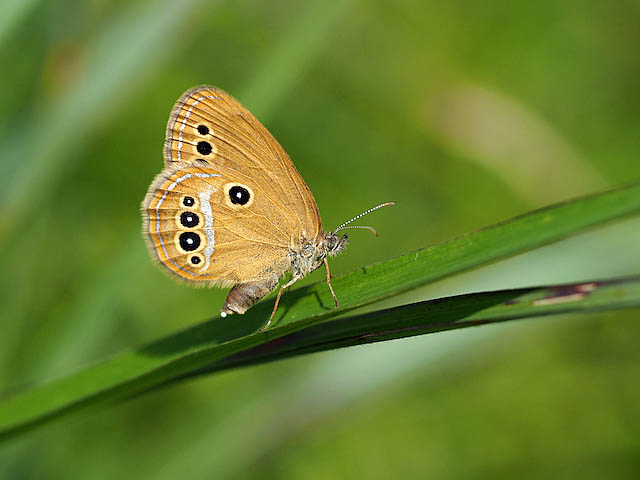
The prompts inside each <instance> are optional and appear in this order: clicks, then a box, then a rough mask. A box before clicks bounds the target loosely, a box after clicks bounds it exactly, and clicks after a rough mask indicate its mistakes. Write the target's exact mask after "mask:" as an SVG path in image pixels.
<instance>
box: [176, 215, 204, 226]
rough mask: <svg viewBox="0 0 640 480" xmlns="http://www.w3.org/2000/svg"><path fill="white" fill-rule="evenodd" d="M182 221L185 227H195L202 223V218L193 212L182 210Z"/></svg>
mask: <svg viewBox="0 0 640 480" xmlns="http://www.w3.org/2000/svg"><path fill="white" fill-rule="evenodd" d="M180 223H181V224H182V226H183V227H187V228H193V227H195V226H196V225H198V224H199V223H200V218H199V217H198V215H196V214H195V213H193V212H182V213H181V214H180Z"/></svg>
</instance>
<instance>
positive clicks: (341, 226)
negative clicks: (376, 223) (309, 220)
mask: <svg viewBox="0 0 640 480" xmlns="http://www.w3.org/2000/svg"><path fill="white" fill-rule="evenodd" d="M390 205H395V203H394V202H387V203H381V204H380V205H376V206H375V207H372V208H370V209H369V210H367V211H364V212H362V213H361V214H360V215H356V216H355V217H353V218H352V219H351V220H347V221H346V222H344V223H343V224H342V225H340V226H339V227H338V228H336V229H335V230H334V231H333V233H337V232H339V231H340V230H347V229H350V228H361V229H365V230H371V231H372V232H373V234H374V235H375V236H376V237H377V236H378V232H376V231H375V230H374V229H373V228H372V227H368V226H363V225H351V226H347V225H349V224H350V223H351V222H355V221H356V220H358V219H359V218H362V217H364V216H365V215H367V214H368V213H371V212H373V211H375V210H378V209H379V208H382V207H387V206H390Z"/></svg>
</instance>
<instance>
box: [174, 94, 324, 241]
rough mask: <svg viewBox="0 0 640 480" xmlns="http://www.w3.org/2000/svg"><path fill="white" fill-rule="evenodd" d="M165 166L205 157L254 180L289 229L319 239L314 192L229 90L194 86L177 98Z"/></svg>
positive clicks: (241, 177) (216, 165) (234, 174)
mask: <svg viewBox="0 0 640 480" xmlns="http://www.w3.org/2000/svg"><path fill="white" fill-rule="evenodd" d="M164 158H165V166H170V165H174V164H185V163H191V164H193V163H194V162H195V163H201V162H202V161H204V162H206V163H207V164H209V165H210V166H211V167H213V168H216V169H218V170H220V171H222V172H224V174H225V175H226V176H229V177H234V178H235V180H236V181H239V182H244V183H246V182H249V181H252V182H255V184H256V185H257V186H258V187H259V189H260V190H261V191H262V192H263V193H264V194H265V195H266V194H268V196H269V198H270V199H271V200H272V204H273V211H272V212H271V214H272V215H273V214H276V211H277V214H278V215H284V216H286V217H287V222H288V223H289V224H290V226H289V227H288V228H287V230H286V231H287V234H288V235H290V236H296V235H298V236H299V235H302V236H304V237H305V238H307V239H315V238H316V237H317V236H318V234H319V233H320V230H321V221H320V214H319V213H318V207H317V206H316V202H315V200H314V198H313V195H312V193H311V191H310V190H309V188H308V187H307V185H306V184H305V182H304V180H303V179H302V177H301V176H300V174H299V173H298V171H297V170H296V168H295V166H294V165H293V163H292V162H291V159H290V158H289V156H288V155H287V153H286V152H285V151H284V149H283V148H282V147H281V146H280V144H279V143H278V142H277V141H276V140H275V139H274V138H273V136H272V135H271V134H270V133H269V131H268V130H267V129H266V128H265V127H264V126H263V125H262V124H261V123H260V122H259V121H258V120H257V119H256V118H255V117H254V116H253V115H252V114H251V113H250V112H249V111H248V110H247V109H246V108H244V107H243V106H242V105H241V104H240V103H239V102H238V101H237V100H235V99H234V98H233V97H232V96H231V95H229V94H228V93H226V92H224V91H222V90H220V89H217V88H215V87H211V86H200V87H195V88H192V89H190V90H188V91H187V92H185V93H184V94H183V95H182V96H181V97H180V99H179V100H178V101H177V102H176V104H175V106H174V107H173V110H172V111H171V116H170V117H169V122H168V124H167V133H166V141H165V149H164Z"/></svg>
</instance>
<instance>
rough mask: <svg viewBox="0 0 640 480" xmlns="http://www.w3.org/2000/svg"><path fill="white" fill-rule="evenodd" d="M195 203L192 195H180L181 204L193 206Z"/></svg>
mask: <svg viewBox="0 0 640 480" xmlns="http://www.w3.org/2000/svg"><path fill="white" fill-rule="evenodd" d="M195 203H196V200H195V199H194V198H193V197H189V196H188V195H187V196H185V197H182V204H183V205H184V206H185V207H193V206H194V205H195Z"/></svg>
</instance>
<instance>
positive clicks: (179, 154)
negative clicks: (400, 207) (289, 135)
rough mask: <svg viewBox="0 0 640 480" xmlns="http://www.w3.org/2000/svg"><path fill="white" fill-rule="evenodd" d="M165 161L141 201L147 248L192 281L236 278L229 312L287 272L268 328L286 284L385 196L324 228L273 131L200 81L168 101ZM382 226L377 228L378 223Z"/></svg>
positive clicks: (334, 249) (339, 243) (333, 250)
mask: <svg viewBox="0 0 640 480" xmlns="http://www.w3.org/2000/svg"><path fill="white" fill-rule="evenodd" d="M164 160H165V162H164V163H165V168H164V170H163V171H162V172H161V173H160V174H159V175H158V176H157V177H156V178H155V179H154V181H153V182H152V183H151V186H150V187H149V192H148V193H147V195H146V197H145V199H144V201H143V203H142V213H143V220H144V227H143V228H144V230H143V233H144V237H145V239H146V240H147V245H148V247H149V250H150V251H151V252H152V254H153V256H154V257H155V258H157V259H158V261H159V262H160V263H161V265H162V266H163V267H165V268H166V269H167V270H168V271H169V272H170V273H172V274H173V275H175V276H177V277H178V278H180V279H182V280H186V281H188V282H193V283H199V284H208V285H218V286H232V285H233V288H232V289H231V291H230V292H229V295H228V296H227V300H226V302H225V304H224V306H223V307H222V315H223V316H226V314H231V313H240V314H242V313H244V312H245V311H246V310H247V309H248V308H249V307H250V306H251V305H253V304H254V303H255V302H257V301H258V300H259V299H261V298H262V297H264V296H265V295H267V294H268V293H269V292H271V291H272V290H274V289H275V288H276V286H277V285H278V282H279V280H280V278H281V277H282V276H283V275H284V273H285V272H287V271H289V272H291V280H289V281H288V282H287V283H285V284H284V285H283V286H282V287H281V288H280V290H279V292H278V296H277V298H276V302H275V305H274V307H273V312H272V313H271V316H270V317H269V321H268V322H267V324H266V325H265V327H264V328H263V329H266V328H267V327H268V326H269V325H270V324H271V321H272V319H273V316H274V315H275V312H276V310H277V308H278V303H279V301H280V296H281V295H282V292H283V290H284V289H285V288H287V287H289V286H291V285H292V284H294V283H295V282H296V281H297V280H299V279H301V278H302V277H304V276H305V275H307V274H308V273H310V272H312V271H313V270H315V269H317V268H318V267H320V266H321V265H323V264H324V266H325V268H326V271H327V284H328V285H329V289H330V291H331V295H332V296H333V299H334V302H335V305H336V307H337V306H338V300H337V298H336V295H335V293H334V291H333V288H332V287H331V276H330V273H329V264H328V262H327V256H332V255H337V254H338V253H340V252H342V251H343V250H344V249H345V248H346V246H347V235H343V236H342V237H339V236H338V235H337V232H338V231H339V230H343V229H347V228H367V229H370V230H373V229H372V228H371V227H361V226H347V225H348V224H349V223H351V222H352V221H354V220H356V219H358V218H360V217H361V216H363V215H366V214H367V213H369V212H371V211H373V210H376V209H378V208H381V207H383V206H386V205H393V203H385V204H381V205H378V206H376V207H374V208H372V209H369V210H367V211H366V212H364V213H362V214H360V215H358V216H357V217H354V218H353V219H351V220H349V221H348V222H345V223H344V224H342V225H341V226H340V227H338V228H336V229H335V230H334V231H332V232H325V231H324V230H323V229H322V225H321V222H320V214H319V212H318V207H317V205H316V202H315V200H314V199H313V195H312V194H311V191H310V190H309V187H307V185H306V184H305V183H304V180H303V179H302V177H301V176H300V174H299V173H298V171H297V170H296V167H295V166H294V165H293V163H292V162H291V160H290V159H289V156H288V155H287V154H286V152H285V151H284V150H283V149H282V147H281V146H280V144H278V142H277V141H276V140H275V139H274V138H273V137H272V136H271V134H270V133H269V131H268V130H267V129H266V128H265V127H264V126H263V125H262V124H261V123H260V122H259V121H258V120H257V119H256V118H255V117H254V116H253V115H252V114H251V113H250V112H249V111H248V110H247V109H246V108H244V107H243V106H242V105H240V103H238V102H237V101H236V100H235V99H234V98H233V97H231V96H230V95H229V94H227V93H225V92H223V91H222V90H219V89H217V88H215V87H209V86H200V87H196V88H192V89H191V90H188V91H187V92H185V93H184V94H183V95H182V96H181V97H180V99H179V100H178V102H177V103H176V104H175V106H174V107H173V110H172V111H171V116H170V117H169V123H168V125H167V133H166V141H165V148H164ZM373 231H374V233H375V230H373Z"/></svg>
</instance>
